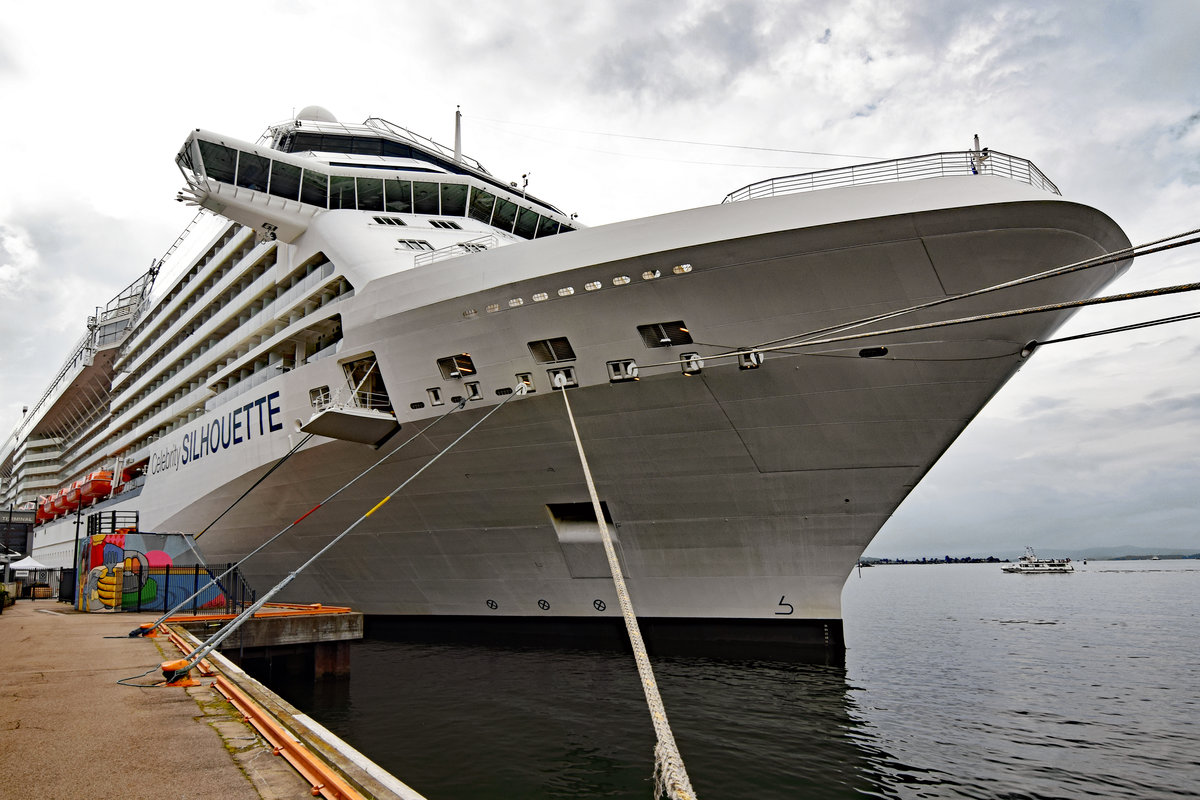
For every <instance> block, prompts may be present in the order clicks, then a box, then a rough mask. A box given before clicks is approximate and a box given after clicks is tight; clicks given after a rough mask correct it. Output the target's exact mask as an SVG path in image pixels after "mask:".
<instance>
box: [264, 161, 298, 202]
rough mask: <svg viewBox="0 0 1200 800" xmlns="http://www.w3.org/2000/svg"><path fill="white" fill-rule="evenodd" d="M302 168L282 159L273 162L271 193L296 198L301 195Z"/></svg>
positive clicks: (289, 198) (290, 198) (291, 198)
mask: <svg viewBox="0 0 1200 800" xmlns="http://www.w3.org/2000/svg"><path fill="white" fill-rule="evenodd" d="M300 172H301V169H300V168H299V167H297V166H296V165H294V164H285V163H284V162H282V161H272V162H271V194H273V195H275V196H276V197H285V198H287V199H288V200H295V199H297V198H299V197H300Z"/></svg>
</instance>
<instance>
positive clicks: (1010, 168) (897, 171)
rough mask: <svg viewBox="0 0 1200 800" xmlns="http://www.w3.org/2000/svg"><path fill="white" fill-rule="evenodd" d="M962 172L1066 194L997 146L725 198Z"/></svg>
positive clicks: (745, 190) (786, 179)
mask: <svg viewBox="0 0 1200 800" xmlns="http://www.w3.org/2000/svg"><path fill="white" fill-rule="evenodd" d="M959 175H994V176H998V177H1001V178H1009V179H1011V180H1015V181H1020V182H1022V183H1027V184H1029V185H1030V186H1033V187H1034V188H1036V189H1041V190H1042V191H1046V192H1050V193H1052V194H1057V195H1061V194H1062V192H1060V191H1059V190H1058V187H1057V186H1055V185H1054V183H1053V182H1052V181H1051V180H1050V179H1049V178H1047V177H1046V176H1045V174H1044V173H1043V172H1042V171H1041V170H1040V169H1038V168H1037V167H1036V166H1035V165H1034V164H1033V162H1032V161H1029V160H1028V159H1024V158H1018V157H1016V156H1010V155H1008V154H1007V153H1000V152H997V151H995V150H990V151H984V152H982V153H980V152H976V151H974V150H960V151H955V152H948V153H929V154H927V155H923V156H911V157H909V158H899V159H893V160H890V161H876V162H873V163H871V164H858V165H855V166H850V167H837V168H835V169H824V170H819V171H817V172H805V173H801V174H797V175H785V176H782V177H778V178H769V179H767V180H764V181H758V182H757V183H751V184H749V185H747V186H743V187H742V188H740V189H738V190H736V191H733V192H730V193H729V194H727V195H726V196H725V199H724V200H722V201H721V202H723V203H734V202H738V201H741V200H754V199H757V198H760V197H775V196H776V195H783V194H796V193H798V192H815V191H818V190H820V189H833V188H838V187H844V186H862V185H865V184H871V183H897V182H900V181H913V180H921V179H924V178H943V177H949V176H959Z"/></svg>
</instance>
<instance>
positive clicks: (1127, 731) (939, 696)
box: [279, 561, 1200, 800]
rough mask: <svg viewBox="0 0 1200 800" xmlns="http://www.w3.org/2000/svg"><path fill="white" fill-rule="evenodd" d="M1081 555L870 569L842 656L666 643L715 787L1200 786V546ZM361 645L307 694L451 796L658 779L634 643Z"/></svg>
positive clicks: (678, 731) (388, 759)
mask: <svg viewBox="0 0 1200 800" xmlns="http://www.w3.org/2000/svg"><path fill="white" fill-rule="evenodd" d="M1077 566H1079V565H1077ZM1079 569H1080V570H1081V571H1079V572H1077V573H1076V574H1074V575H1068V576H1063V575H1036V576H1030V575H1004V574H1002V573H1001V572H1000V568H999V566H997V565H994V564H963V565H939V566H883V567H873V568H870V569H864V570H862V572H861V577H860V576H859V575H857V574H856V575H852V576H851V578H850V580H849V581H848V582H847V585H846V590H845V593H844V605H845V616H846V639H847V653H846V663H845V665H844V666H842V665H838V666H814V665H796V664H782V663H767V662H761V661H740V662H738V661H717V660H711V659H700V658H659V659H655V674H656V676H657V678H658V682H659V686H660V690H661V692H662V694H663V699H664V701H665V703H666V707H667V711H668V714H669V716H670V719H671V724H672V727H673V729H674V731H675V737H676V740H677V741H678V743H679V748H680V751H681V752H682V754H683V757H684V761H685V763H686V764H687V768H688V773H689V775H690V776H691V779H692V784H693V786H694V787H695V788H696V791H697V793H698V795H699V796H700V797H701V798H755V800H772V799H773V798H842V797H864V796H865V797H896V798H1085V797H1086V798H1094V797H1103V798H1170V797H1200V563H1197V562H1195V561H1157V562H1147V561H1142V562H1092V563H1089V564H1088V565H1087V566H1086V567H1082V566H1080V567H1079ZM352 659H353V663H352V670H353V675H352V677H351V678H350V680H349V681H346V682H340V683H333V684H325V685H323V686H321V687H319V688H318V689H317V690H316V691H315V693H313V692H311V691H309V692H301V693H297V692H296V691H295V690H291V691H289V692H287V693H288V694H290V697H291V699H292V701H293V702H295V703H296V704H297V705H299V706H301V707H302V708H304V709H305V710H306V711H308V712H309V713H310V714H311V715H312V716H314V717H315V718H316V719H318V720H320V721H321V722H322V723H323V724H325V725H326V726H328V727H329V728H331V729H332V730H334V731H335V732H336V733H338V734H339V735H341V736H342V737H343V738H345V739H346V740H347V741H349V742H350V743H351V744H353V745H354V746H355V747H357V748H358V749H360V750H361V751H363V752H364V753H366V754H367V755H368V756H370V757H371V758H373V759H374V760H376V761H377V762H378V763H379V764H380V765H381V766H383V767H384V768H386V769H388V770H389V771H391V772H392V773H393V774H395V775H396V776H397V777H399V778H400V779H401V780H403V781H405V782H406V783H408V784H409V785H410V786H412V787H413V788H415V789H417V790H418V791H420V792H422V793H423V794H425V795H426V796H427V797H429V798H430V800H452V799H454V798H472V799H473V800H480V799H482V798H593V797H613V798H648V797H650V794H651V788H650V787H651V785H650V781H649V779H650V773H651V769H652V766H651V753H652V749H653V745H654V736H653V730H652V728H651V726H650V720H649V716H648V714H647V711H646V708H645V703H644V700H643V697H642V694H641V686H640V684H639V682H638V679H637V673H636V668H635V666H634V664H633V661H632V656H629V655H625V654H620V653H595V652H577V651H561V650H560V651H549V652H540V651H529V650H520V649H503V648H496V647H484V646H469V645H422V644H403V643H394V642H378V641H374V642H373V641H367V642H362V643H359V644H357V645H355V649H354V651H353V656H352ZM279 688H280V689H283V687H279Z"/></svg>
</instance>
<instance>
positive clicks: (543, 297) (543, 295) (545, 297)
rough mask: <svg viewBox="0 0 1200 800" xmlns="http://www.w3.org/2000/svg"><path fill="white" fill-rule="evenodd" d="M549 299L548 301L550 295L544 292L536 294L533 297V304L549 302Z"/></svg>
mask: <svg viewBox="0 0 1200 800" xmlns="http://www.w3.org/2000/svg"><path fill="white" fill-rule="evenodd" d="M549 299H550V295H548V294H546V293H545V292H537V293H535V294H534V295H533V302H535V303H540V302H542V301H543V300H549Z"/></svg>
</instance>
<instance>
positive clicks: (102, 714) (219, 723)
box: [0, 600, 311, 800]
mask: <svg viewBox="0 0 1200 800" xmlns="http://www.w3.org/2000/svg"><path fill="white" fill-rule="evenodd" d="M155 618H156V615H154V614H110V613H91V614H84V613H78V612H75V611H73V610H72V609H71V608H70V606H68V605H66V604H63V603H59V602H57V601H55V600H32V601H31V600H19V601H17V604H16V605H13V606H9V607H8V608H6V609H4V612H3V614H0V776H2V777H0V796H3V797H17V796H22V797H37V798H41V799H42V800H52V799H53V798H63V800H68V799H70V800H74V799H75V798H80V797H92V796H108V795H112V796H118V797H122V798H161V797H173V798H206V799H207V798H212V797H221V798H227V799H228V800H240V798H246V800H258V799H259V798H267V800H273V798H283V797H288V798H295V797H310V796H311V794H310V786H309V784H308V782H307V781H305V780H304V779H303V778H301V777H300V775H299V774H297V773H296V772H295V771H294V770H292V768H291V767H290V766H288V764H287V762H285V761H284V760H283V759H281V758H279V757H276V756H274V755H273V754H272V752H271V748H270V747H269V746H268V745H267V744H266V743H265V742H264V741H263V739H262V737H261V736H259V735H258V734H257V733H256V732H255V730H254V729H253V728H251V727H250V726H249V725H247V724H246V723H245V722H243V721H242V718H241V716H240V715H238V714H237V713H236V712H235V711H234V710H233V709H232V707H230V706H229V704H228V703H226V702H225V701H224V698H222V697H221V696H220V695H218V694H217V693H216V692H215V691H214V690H213V689H211V688H209V686H208V684H209V683H210V681H207V680H205V681H203V682H202V684H203V685H201V686H196V687H192V688H188V689H181V688H137V687H130V686H122V685H119V684H118V683H117V681H118V680H119V679H122V678H130V677H131V676H136V675H139V674H141V673H143V672H145V671H146V670H151V669H152V671H151V672H150V673H149V674H148V675H144V676H142V677H141V678H134V679H133V680H131V681H130V683H135V684H138V683H141V684H152V683H155V682H157V681H160V680H161V679H162V675H161V674H160V672H159V670H158V665H159V664H160V663H161V662H162V661H164V660H165V659H168V658H178V657H179V654H178V653H177V652H172V651H171V650H170V647H171V646H170V645H169V644H166V645H164V646H165V648H167V649H162V650H160V646H159V644H158V642H160V641H164V640H162V639H142V638H136V639H130V638H128V636H127V634H128V633H129V631H130V630H131V629H132V628H134V627H136V626H137V625H139V624H140V623H143V622H153V621H154V619H155ZM106 637H112V638H106Z"/></svg>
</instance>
